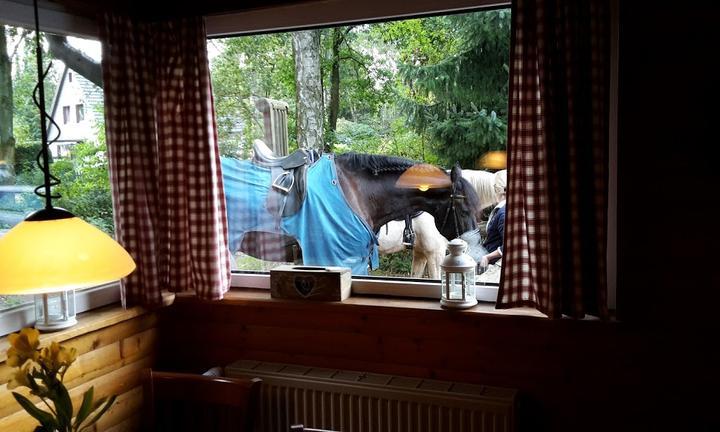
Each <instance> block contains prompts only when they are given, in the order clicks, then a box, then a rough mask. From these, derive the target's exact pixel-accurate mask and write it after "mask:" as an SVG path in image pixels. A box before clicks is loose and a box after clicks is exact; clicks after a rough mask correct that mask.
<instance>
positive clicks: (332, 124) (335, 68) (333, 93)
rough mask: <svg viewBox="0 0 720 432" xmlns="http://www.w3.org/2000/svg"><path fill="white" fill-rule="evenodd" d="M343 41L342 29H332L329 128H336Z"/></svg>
mask: <svg viewBox="0 0 720 432" xmlns="http://www.w3.org/2000/svg"><path fill="white" fill-rule="evenodd" d="M342 41H343V31H342V29H341V28H340V27H335V28H334V29H333V42H332V69H331V71H330V114H329V115H328V123H329V129H330V130H331V131H333V132H335V131H336V130H337V119H338V112H339V111H340V44H342Z"/></svg>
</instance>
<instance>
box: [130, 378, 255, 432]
mask: <svg viewBox="0 0 720 432" xmlns="http://www.w3.org/2000/svg"><path fill="white" fill-rule="evenodd" d="M142 378H143V395H144V404H143V408H144V413H143V425H142V426H143V428H142V430H146V431H172V432H178V431H192V432H198V431H236V432H243V431H244V432H252V431H253V428H254V425H255V418H256V417H257V412H258V408H259V406H258V401H259V398H260V386H261V384H262V380H261V379H260V378H252V379H243V378H225V377H217V376H205V375H196V374H187V373H175V372H158V371H153V370H150V369H146V370H144V371H143V377H142Z"/></svg>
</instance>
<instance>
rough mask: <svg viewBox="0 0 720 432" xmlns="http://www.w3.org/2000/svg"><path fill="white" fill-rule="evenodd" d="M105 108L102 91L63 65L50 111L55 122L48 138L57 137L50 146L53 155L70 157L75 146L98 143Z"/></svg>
mask: <svg viewBox="0 0 720 432" xmlns="http://www.w3.org/2000/svg"><path fill="white" fill-rule="evenodd" d="M102 107H103V91H102V89H101V88H100V87H98V86H96V85H95V84H93V83H92V82H90V81H89V80H87V79H86V78H85V77H83V76H82V75H80V74H79V73H77V72H75V71H74V70H72V69H70V68H69V67H67V66H64V67H63V71H62V74H61V78H60V82H59V83H58V86H57V90H56V92H55V96H54V97H53V101H52V105H51V110H50V116H51V117H52V119H53V121H54V123H52V122H51V124H50V125H49V127H48V137H49V139H51V140H52V139H54V138H55V137H57V140H55V141H54V142H53V143H52V144H51V145H50V151H51V153H52V156H53V157H55V158H63V157H68V156H69V155H70V149H71V148H72V147H73V146H74V145H75V144H77V143H79V142H81V141H92V142H97V139H98V125H99V124H100V123H101V122H102V115H103V114H102Z"/></svg>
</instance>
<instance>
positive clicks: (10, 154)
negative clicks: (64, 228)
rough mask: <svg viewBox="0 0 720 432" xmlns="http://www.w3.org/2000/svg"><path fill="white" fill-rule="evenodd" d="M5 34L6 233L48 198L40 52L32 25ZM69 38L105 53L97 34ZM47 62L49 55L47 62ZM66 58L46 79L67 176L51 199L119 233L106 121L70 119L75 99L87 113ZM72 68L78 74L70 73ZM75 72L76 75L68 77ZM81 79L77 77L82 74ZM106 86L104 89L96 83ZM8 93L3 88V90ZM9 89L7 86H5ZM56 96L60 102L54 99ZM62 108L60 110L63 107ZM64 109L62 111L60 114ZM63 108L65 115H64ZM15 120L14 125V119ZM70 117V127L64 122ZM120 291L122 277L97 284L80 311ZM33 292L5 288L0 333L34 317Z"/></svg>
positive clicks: (1, 152)
mask: <svg viewBox="0 0 720 432" xmlns="http://www.w3.org/2000/svg"><path fill="white" fill-rule="evenodd" d="M0 32H4V33H3V36H4V38H2V39H0V41H2V42H3V43H2V44H0V58H2V57H3V55H7V56H8V58H9V59H10V68H2V67H0V74H5V77H10V79H5V77H3V76H0V86H1V85H3V83H10V85H11V86H12V89H11V90H12V95H13V100H12V104H9V105H7V106H0V110H6V111H5V112H2V114H3V115H0V118H9V119H11V123H10V122H8V123H6V124H0V129H1V131H2V133H0V136H5V134H6V133H9V134H12V135H11V136H12V137H13V138H14V140H13V143H14V144H13V145H12V147H9V146H8V145H3V143H0V236H2V235H3V234H4V233H5V232H7V231H8V230H9V229H11V228H12V227H13V226H15V224H17V223H19V222H20V221H22V220H23V219H24V218H25V216H26V215H27V214H29V213H30V212H32V211H34V210H37V209H40V208H42V206H43V202H42V200H41V199H40V198H39V197H38V196H36V195H35V194H34V193H33V190H34V188H35V186H37V185H38V184H39V183H40V182H41V180H39V179H41V177H42V175H41V172H40V170H39V169H38V167H37V165H36V162H35V158H36V156H37V153H38V151H39V150H40V140H41V138H40V131H39V127H38V126H39V124H40V114H39V111H38V109H37V107H35V105H34V104H33V103H32V91H33V87H34V85H35V84H36V82H37V72H36V58H35V55H34V39H33V37H34V33H33V32H31V31H25V30H24V29H22V28H20V27H13V26H0ZM69 42H70V44H71V45H72V46H73V47H75V48H77V49H80V50H81V51H83V52H84V53H85V54H86V55H87V56H89V57H91V58H93V59H95V60H96V61H98V60H99V51H100V44H99V43H98V42H95V41H90V40H83V39H78V38H72V37H71V38H69ZM46 63H47V62H46ZM63 69H64V65H63V64H62V62H61V61H60V60H58V59H55V60H54V61H53V68H52V69H51V71H50V73H49V74H48V76H47V77H46V79H45V98H46V102H48V107H47V110H48V113H49V114H50V115H54V116H55V117H54V119H55V121H56V122H57V123H60V126H61V127H60V134H58V133H57V129H55V128H54V127H50V128H49V132H48V134H49V136H50V138H53V137H54V136H56V135H57V136H58V138H59V139H58V142H57V143H56V144H54V148H53V146H51V151H53V155H56V154H60V153H62V155H63V158H62V159H59V158H58V159H55V160H54V161H53V162H52V164H51V167H50V170H51V172H52V173H53V175H55V176H57V177H58V178H60V179H61V180H62V183H61V185H60V186H58V187H56V188H55V189H54V191H56V192H59V193H60V194H61V195H62V198H60V199H57V200H53V203H54V204H55V205H56V206H58V207H62V208H65V209H68V210H69V211H71V212H73V213H74V214H75V215H77V216H79V217H81V218H82V219H83V220H85V221H87V222H90V223H92V224H94V225H95V226H97V227H99V228H100V229H102V230H104V231H105V232H108V233H110V234H112V233H113V230H114V227H113V218H112V215H113V213H112V201H111V196H110V183H109V177H108V168H107V160H106V158H105V139H104V136H103V135H104V133H105V132H104V129H103V127H102V124H99V125H96V126H97V127H94V128H92V129H91V130H89V131H88V132H87V133H89V135H84V136H81V137H80V136H78V135H73V134H74V133H75V132H73V128H72V127H71V125H70V124H69V122H70V107H71V106H72V105H75V114H76V116H77V119H78V121H81V120H82V119H83V118H84V111H85V105H86V104H87V103H85V104H75V103H74V102H73V101H70V100H68V99H69V98H72V97H77V96H75V95H73V94H72V91H70V90H68V88H69V86H61V85H60V79H61V78H62V76H63V74H62V72H63ZM70 76H72V74H71V75H70ZM69 79H70V78H69ZM79 80H80V79H78V80H76V81H79ZM96 90H98V91H99V92H100V95H101V94H102V91H101V90H100V89H96ZM0 93H2V92H0ZM5 94H7V93H5ZM96 99H97V100H98V104H97V106H96V107H91V108H93V109H98V110H101V109H102V98H101V97H98V98H96ZM50 103H53V104H54V106H52V107H51V106H50ZM60 108H62V110H60ZM61 113H62V114H61ZM61 115H62V118H60V116H61ZM10 125H11V126H12V127H9V126H10ZM63 125H65V127H63ZM118 299H119V289H118V285H117V284H110V285H107V286H104V287H100V288H93V289H90V290H85V291H83V292H81V293H78V295H77V296H76V301H77V311H78V312H81V311H84V310H87V309H89V308H91V307H97V306H98V305H101V304H107V303H110V302H113V301H117V300H118ZM32 301H33V298H32V296H0V335H3V334H6V333H8V332H11V331H15V330H17V329H19V328H20V327H22V326H25V325H28V324H30V323H32V321H33V319H34V311H33V308H32Z"/></svg>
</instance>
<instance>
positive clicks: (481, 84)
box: [400, 9, 510, 167]
mask: <svg viewBox="0 0 720 432" xmlns="http://www.w3.org/2000/svg"><path fill="white" fill-rule="evenodd" d="M435 21H436V22H435V25H437V24H438V23H441V24H442V25H443V26H445V29H444V31H445V32H448V33H449V34H451V35H453V37H454V38H455V40H456V41H457V42H456V43H455V44H448V47H449V48H452V51H451V52H449V53H448V54H447V55H446V56H445V57H444V58H442V59H440V60H438V61H436V62H427V63H424V62H423V61H422V59H414V60H412V59H406V63H404V64H402V65H401V66H400V73H401V75H402V76H403V79H404V81H405V83H406V85H407V86H408V88H409V91H408V94H407V95H406V97H405V98H404V100H403V103H402V108H403V110H404V111H405V112H406V113H407V114H408V118H409V122H410V124H411V125H412V126H413V127H414V128H415V129H416V131H418V133H421V134H425V133H427V134H428V135H429V137H430V138H431V140H432V142H433V145H434V147H435V151H436V152H437V154H438V156H440V158H441V159H443V160H444V162H446V163H454V162H456V161H457V162H460V163H461V165H462V166H464V167H474V165H475V161H476V160H477V158H478V157H479V156H481V155H482V154H483V153H485V152H486V151H489V150H502V149H505V146H506V140H507V95H508V76H509V58H510V11H509V10H507V9H504V10H495V11H488V12H480V13H471V14H463V15H456V16H449V17H444V18H438V19H436V20H435ZM407 60H411V62H407Z"/></svg>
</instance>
